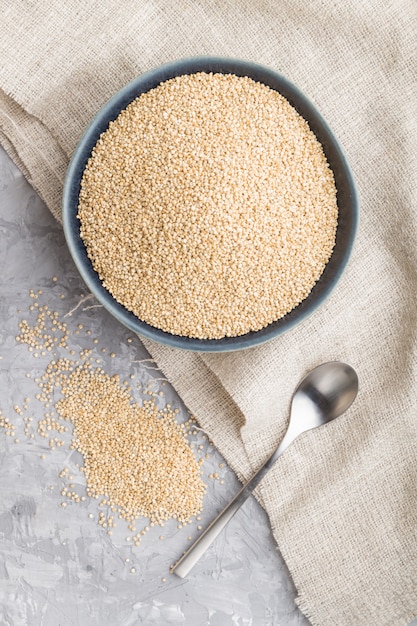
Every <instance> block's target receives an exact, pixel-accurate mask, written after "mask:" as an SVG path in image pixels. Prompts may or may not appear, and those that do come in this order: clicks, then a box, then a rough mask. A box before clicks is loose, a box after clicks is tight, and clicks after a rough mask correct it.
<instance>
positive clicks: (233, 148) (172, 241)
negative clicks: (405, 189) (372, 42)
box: [63, 58, 357, 351]
mask: <svg viewBox="0 0 417 626" xmlns="http://www.w3.org/2000/svg"><path fill="white" fill-rule="evenodd" d="M63 209H64V211H63V217H64V228H65V233H66V236H67V241H68V243H69V247H70V250H71V252H72V254H73V257H74V259H75V262H76V263H77V265H78V267H79V269H80V271H81V274H82V275H83V277H84V279H85V280H86V282H87V284H88V286H89V287H90V289H91V290H92V292H93V293H94V294H95V295H96V296H97V297H98V299H99V300H100V301H101V302H102V303H103V304H104V305H105V306H107V308H109V309H110V310H111V312H112V313H113V314H114V315H115V316H116V317H117V318H118V319H120V321H122V322H123V323H125V325H127V326H128V327H130V328H131V329H132V330H134V331H136V332H138V333H139V334H142V335H145V336H148V337H150V338H152V339H155V340H157V341H160V342H162V343H167V344H169V345H173V346H177V347H184V348H189V349H193V350H207V351H210V350H220V351H221V350H233V349H239V348H243V347H248V346H252V345H256V344H257V343H261V342H263V341H266V340H268V339H270V338H272V337H273V336H276V335H277V334H279V333H281V332H283V331H284V330H285V329H286V328H289V327H291V326H292V325H294V324H295V323H297V322H298V321H300V320H301V319H303V318H304V317H305V316H306V315H308V314H309V313H311V312H312V311H313V310H314V309H315V308H316V307H317V306H318V305H319V304H320V303H321V302H322V301H323V300H324V298H325V297H326V296H327V295H328V293H329V292H330V290H331V289H332V287H333V286H334V284H335V282H336V281H337V279H338V278H339V276H340V274H341V272H342V270H343V269H344V266H345V264H346V262H347V258H348V256H349V253H350V249H351V246H352V243H353V239H354V235H355V230H356V221H357V198H356V192H355V189H354V184H353V180H352V177H351V174H350V171H349V168H348V165H347V163H346V160H345V158H344V156H343V154H342V151H341V150H340V147H339V145H338V143H337V141H336V140H335V138H334V136H333V135H332V133H331V131H330V130H329V128H328V127H327V125H326V123H325V122H324V120H323V119H322V118H321V117H320V115H319V114H318V113H317V112H316V111H315V109H314V107H313V106H312V105H311V104H310V103H309V102H308V101H307V99H305V97H304V96H303V95H302V94H301V93H300V92H299V91H298V90H297V89H296V88H295V87H294V86H293V85H291V84H290V83H289V82H288V81H286V79H284V78H283V77H281V76H280V75H279V74H276V73H275V72H272V70H268V69H266V68H261V67H260V66H256V65H253V64H250V63H245V62H242V61H234V60H225V59H211V58H197V59H188V60H183V61H179V62H176V63H173V64H168V65H166V66H162V67H161V68H158V69H157V70H153V71H151V72H148V73H147V74H144V75H142V76H141V77H139V78H138V79H136V81H133V83H130V84H129V85H128V86H127V87H126V88H125V89H124V90H122V91H121V92H119V94H116V96H115V97H114V98H113V99H112V100H110V101H109V103H107V105H105V107H104V108H103V109H102V111H101V112H100V113H99V114H98V116H97V117H96V118H95V120H94V121H93V122H92V124H91V125H90V127H89V129H87V132H86V134H85V135H84V137H83V139H82V140H81V142H80V144H79V146H78V148H77V150H76V152H75V154H74V157H73V160H72V162H71V164H70V167H69V170H68V175H67V181H66V185H65V190H64V203H63Z"/></svg>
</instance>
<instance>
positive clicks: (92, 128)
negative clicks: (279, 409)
mask: <svg viewBox="0 0 417 626" xmlns="http://www.w3.org/2000/svg"><path fill="white" fill-rule="evenodd" d="M199 71H204V72H211V71H212V72H220V73H229V74H235V75H238V76H249V77H250V78H253V80H256V81H258V82H261V83H264V84H267V85H268V86H269V87H271V84H270V83H271V82H272V83H273V84H277V85H279V89H278V88H275V87H273V86H272V87H271V88H272V89H275V90H276V91H278V92H279V93H281V94H282V95H283V96H284V97H285V98H286V99H287V100H288V101H289V102H290V104H291V105H292V106H293V107H294V108H295V109H296V110H297V111H298V113H299V114H300V115H302V117H304V119H306V121H307V122H308V124H309V126H310V128H311V130H312V131H313V132H314V134H315V135H316V136H317V139H318V140H319V141H320V143H321V144H322V146H323V149H324V151H325V153H326V157H327V150H328V148H329V146H330V148H331V150H332V153H333V154H335V155H336V159H337V161H338V164H339V167H340V168H341V171H342V172H343V175H344V183H345V185H346V190H345V193H346V194H347V196H348V197H349V199H350V215H349V217H350V224H349V225H348V232H347V234H346V235H345V237H346V239H345V241H344V244H343V248H344V249H343V251H342V254H341V256H340V258H338V260H337V263H336V265H334V263H333V264H331V261H332V258H333V256H334V251H335V249H336V245H337V239H336V243H335V248H334V250H333V253H332V256H331V257H330V259H329V261H328V263H327V265H326V267H325V269H324V271H323V274H322V275H321V277H320V278H319V280H318V281H317V283H316V284H315V285H314V287H313V288H312V290H311V292H310V294H309V295H308V296H307V298H305V299H304V300H303V301H302V302H301V303H300V304H298V305H297V306H296V307H295V308H294V309H292V310H291V311H290V312H289V313H287V314H286V315H285V316H283V317H282V318H280V319H279V320H277V321H275V322H272V323H271V324H269V325H267V326H266V327H264V328H262V329H260V330H258V331H250V332H249V333H246V334H244V335H240V336H237V337H224V338H221V339H196V338H191V337H185V336H180V335H173V334H171V333H168V332H166V331H163V330H161V329H159V328H156V327H153V326H151V325H150V324H148V323H146V322H143V321H142V320H140V319H139V318H138V317H136V316H135V315H134V314H133V313H131V312H130V311H128V309H126V308H125V307H124V306H123V305H121V304H120V303H118V302H117V301H116V300H115V298H114V297H113V296H112V295H111V294H110V292H108V291H107V290H106V289H105V288H104V287H103V285H102V282H101V280H100V279H99V277H98V274H97V273H96V272H95V270H94V269H93V268H92V263H91V261H90V259H89V257H88V256H87V254H86V250H85V247H84V243H83V241H82V239H81V236H80V232H79V230H80V229H79V220H78V218H77V212H78V201H77V202H75V201H74V198H77V200H78V195H79V188H80V182H81V178H82V174H83V172H84V169H85V165H86V163H87V160H88V158H89V157H90V155H91V150H92V148H93V147H94V145H95V144H96V143H97V140H98V138H99V136H100V135H101V133H102V132H104V131H105V130H106V129H107V127H108V124H109V122H110V121H112V120H114V119H116V117H117V116H118V115H119V113H120V112H121V111H122V110H123V109H124V108H126V106H127V105H128V104H129V103H130V102H132V101H133V100H134V99H135V98H136V97H138V96H139V95H140V94H141V93H144V92H146V91H149V89H151V88H153V87H155V86H157V85H158V84H159V83H161V82H164V81H166V80H169V78H173V77H174V76H180V75H183V74H193V73H196V72H199ZM254 75H255V76H256V77H255V76H254ZM135 94H136V95H135ZM132 96H133V97H132ZM305 113H307V115H305ZM316 130H318V131H319V133H317V132H316ZM318 134H319V135H320V137H319V136H318ZM323 138H324V139H325V141H323ZM325 146H326V147H325ZM328 161H329V159H328ZM329 166H330V167H331V169H332V171H333V172H334V169H333V167H332V163H331V162H330V161H329ZM336 189H337V191H338V188H337V186H336ZM339 217H340V207H339ZM62 220H63V228H64V235H65V239H66V241H67V245H68V248H69V250H70V253H71V256H72V258H73V260H74V263H75V265H76V267H77V269H78V271H79V273H80V275H81V277H82V279H83V280H84V282H85V283H86V285H87V287H88V288H89V289H90V291H91V293H92V294H93V295H94V296H95V297H96V298H97V300H98V301H99V302H100V303H101V304H102V305H103V306H104V308H106V309H107V310H108V311H109V312H110V313H111V314H112V315H113V317H115V318H116V319H117V320H118V321H119V322H121V323H122V324H123V325H124V326H126V327H127V328H129V329H130V330H131V331H133V332H135V333H136V334H138V335H139V336H142V337H145V338H147V339H151V340H153V341H156V342H157V343H160V344H163V345H166V346H170V347H173V348H181V349H184V350H190V351H193V352H231V351H235V350H243V349H247V348H252V347H255V346H257V345H260V344H262V343H265V342H266V341H269V340H271V339H273V338H274V337H277V336H279V335H281V334H283V333H284V332H286V331H287V330H289V329H291V328H293V327H294V326H295V325H296V324H299V323H300V322H301V321H304V320H305V319H307V317H309V316H310V315H311V314H312V313H313V312H314V311H316V310H317V309H318V308H319V307H320V306H321V305H322V303H323V302H324V301H325V300H326V299H327V297H328V296H329V295H330V293H331V291H332V290H333V289H334V287H335V285H336V283H337V282H338V281H339V279H340V277H341V275H342V274H343V272H344V270H345V267H346V265H347V263H348V260H349V258H350V255H351V252H352V248H353V243H354V240H355V237H356V232H357V228H358V220H359V201H358V194H357V190H356V186H355V182H354V179H353V175H352V172H351V170H350V167H349V164H348V162H347V159H346V157H345V154H344V151H343V149H342V147H341V145H340V143H339V141H338V140H337V138H336V137H335V135H334V133H333V131H332V130H331V129H330V127H329V125H328V124H327V122H326V120H325V119H324V118H323V117H322V115H321V114H320V113H319V111H318V110H317V108H316V106H315V105H314V104H313V103H312V101H311V100H310V99H309V98H308V97H307V96H306V95H305V94H304V93H303V92H302V91H301V90H300V89H299V88H298V87H296V85H294V84H293V83H292V82H291V81H289V80H288V79H287V78H286V77H285V76H284V75H282V74H281V73H280V72H277V71H276V70H274V69H272V68H269V67H267V66H263V65H260V64H258V63H253V62H252V61H245V60H241V59H236V58H233V57H219V56H195V57H185V58H181V59H178V60H175V61H171V62H168V63H164V64H162V65H159V66H158V67H155V68H153V69H150V70H148V71H146V72H144V73H142V74H140V75H139V76H137V77H135V78H134V79H133V80H131V81H130V82H128V83H127V84H126V85H124V86H123V87H122V88H121V89H119V91H117V92H116V93H115V94H114V95H113V96H112V97H111V98H109V99H108V100H107V101H106V102H105V103H104V104H103V106H102V107H101V108H100V109H99V110H98V112H97V113H96V114H95V116H94V117H93V118H92V120H91V121H90V123H89V124H88V126H87V127H86V129H85V131H84V133H83V134H82V136H81V138H80V140H79V141H78V144H77V146H76V148H75V150H74V152H73V154H72V157H71V159H70V162H69V165H68V168H67V172H66V176H65V181H64V189H63V195H62ZM337 229H338V230H337V232H338V231H339V223H338V227H337ZM336 238H337V233H336ZM330 264H331V276H330V280H329V281H328V282H327V283H326V282H325V280H323V277H325V275H326V270H327V274H328V273H329V267H330ZM320 281H321V282H320Z"/></svg>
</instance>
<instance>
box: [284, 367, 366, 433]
mask: <svg viewBox="0 0 417 626" xmlns="http://www.w3.org/2000/svg"><path fill="white" fill-rule="evenodd" d="M358 388H359V384H358V376H357V374H356V372H355V370H354V369H353V368H352V367H351V366H350V365H347V364H346V363H341V362H340V361H331V362H329V363H323V364H322V365H319V366H318V367H315V368H314V369H313V370H311V372H309V374H307V376H306V377H305V378H304V379H303V380H302V381H301V383H300V384H299V385H298V387H297V389H296V391H295V394H294V398H293V400H296V398H297V397H299V396H302V397H303V402H304V403H305V402H306V401H307V400H308V401H309V403H310V405H311V406H312V407H313V408H314V410H315V413H316V416H317V418H318V420H319V423H318V424H315V425H317V426H319V425H320V424H325V423H326V422H330V421H331V420H333V419H335V418H336V417H338V416H339V415H342V413H344V412H345V411H346V410H347V409H348V408H349V407H350V405H351V404H352V402H353V401H354V400H355V398H356V395H357V393H358Z"/></svg>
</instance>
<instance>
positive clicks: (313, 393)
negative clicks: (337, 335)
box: [172, 361, 358, 578]
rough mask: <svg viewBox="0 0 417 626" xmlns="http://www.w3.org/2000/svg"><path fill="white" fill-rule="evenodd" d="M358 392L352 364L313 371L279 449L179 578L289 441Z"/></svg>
mask: <svg viewBox="0 0 417 626" xmlns="http://www.w3.org/2000/svg"><path fill="white" fill-rule="evenodd" d="M357 393H358V377H357V374H356V372H355V370H354V369H353V368H352V367H350V365H346V364H345V363H340V362H339V361H332V362H330V363H324V364H323V365H319V366H318V367H316V368H314V369H313V370H311V372H310V373H309V374H307V376H306V377H305V378H304V379H303V380H302V381H301V382H300V384H299V385H298V387H297V389H296V390H295V393H294V395H293V398H292V402H291V415H290V423H289V425H288V429H287V432H286V433H285V436H284V438H283V440H282V441H281V443H280V444H279V446H278V448H277V449H276V450H275V452H274V453H273V455H272V456H271V457H270V458H269V459H268V460H267V461H266V463H265V464H264V465H263V466H262V467H261V468H260V469H259V470H258V471H257V473H256V474H255V476H254V477H253V478H252V479H251V480H250V481H249V482H248V483H247V484H246V485H245V486H244V487H242V489H241V490H240V491H239V492H238V493H237V495H236V496H235V497H234V498H233V500H232V501H231V502H230V503H229V504H228V505H227V506H226V508H225V509H224V510H223V511H222V512H221V513H220V514H219V515H218V516H217V517H216V519H215V520H214V521H213V522H212V523H211V524H210V526H209V527H208V528H207V529H206V530H205V531H204V533H203V534H202V535H201V536H200V537H199V538H198V539H197V541H196V542H195V543H194V544H193V545H192V546H191V548H190V549H189V550H187V552H186V553H185V554H184V556H183V557H182V558H181V559H180V560H179V561H178V562H177V563H176V565H175V566H174V567H173V569H172V571H173V572H175V574H176V575H177V576H179V577H180V578H185V577H186V576H187V575H188V573H189V572H190V570H191V569H192V568H193V567H194V565H195V564H196V563H197V561H198V560H199V558H200V557H201V556H202V555H203V554H204V552H205V551H206V550H207V548H208V547H209V546H210V545H211V544H212V542H213V541H214V540H215V538H216V537H217V535H218V534H219V533H220V532H221V531H222V530H223V528H224V527H225V526H226V524H227V523H228V522H229V521H230V520H231V518H232V517H233V515H234V514H235V513H236V511H237V510H238V509H239V508H240V507H241V506H242V504H243V503H244V502H245V500H246V499H247V498H248V497H249V496H250V494H251V493H252V491H253V490H254V489H255V487H256V486H257V485H258V484H259V483H260V481H261V480H262V478H263V477H264V476H265V474H266V473H267V472H268V471H269V470H270V469H271V467H272V466H273V464H274V463H275V461H276V460H277V459H278V458H279V457H280V456H281V454H282V453H283V452H284V450H286V449H287V448H288V446H289V445H290V443H292V442H293V441H294V439H295V438H296V437H298V435H300V434H301V433H303V432H305V431H306V430H310V429H312V428H316V427H317V426H322V425H323V424H326V423H327V422H331V421H332V420H333V419H335V418H336V417H338V416H339V415H341V414H342V413H344V412H345V411H346V410H347V409H348V408H349V407H350V405H351V404H352V402H353V401H354V399H355V398H356V395H357Z"/></svg>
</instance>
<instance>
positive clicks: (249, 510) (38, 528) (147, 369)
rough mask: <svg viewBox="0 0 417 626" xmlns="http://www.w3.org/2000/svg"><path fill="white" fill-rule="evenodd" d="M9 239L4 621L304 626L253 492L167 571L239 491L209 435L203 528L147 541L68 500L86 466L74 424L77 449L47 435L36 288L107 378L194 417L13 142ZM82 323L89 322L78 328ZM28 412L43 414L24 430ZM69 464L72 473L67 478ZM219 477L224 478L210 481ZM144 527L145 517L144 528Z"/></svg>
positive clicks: (0, 621)
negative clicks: (199, 553)
mask: <svg viewBox="0 0 417 626" xmlns="http://www.w3.org/2000/svg"><path fill="white" fill-rule="evenodd" d="M0 237H1V239H0V267H1V273H0V410H1V412H2V414H3V417H8V418H9V419H10V421H11V422H13V423H14V424H15V425H16V428H15V436H14V437H9V436H7V435H6V434H5V432H4V429H2V428H0V626H133V625H137V624H145V625H146V626H151V625H152V624H155V625H158V626H165V625H170V624H178V625H179V624H185V625H186V626H205V625H210V626H229V625H230V626H232V625H233V626H244V625H245V626H272V625H273V626H279V625H282V626H284V625H285V626H301V625H303V626H306V625H307V624H308V622H307V620H305V618H304V617H303V616H302V615H301V614H300V613H299V611H298V610H297V608H296V607H295V604H294V595H295V594H294V589H293V587H292V583H291V581H290V578H289V576H288V573H287V570H286V567H285V564H284V563H283V561H282V559H281V556H280V554H279V552H278V550H277V547H276V544H275V541H274V539H273V537H272V534H271V531H270V528H269V523H268V518H267V516H266V515H265V513H264V511H263V510H262V509H261V508H260V506H259V505H258V504H257V503H256V502H255V501H254V500H253V499H251V500H250V501H248V502H247V503H246V504H245V506H244V508H243V509H242V510H241V511H239V513H238V514H237V515H236V517H235V518H234V520H232V522H231V523H230V525H229V526H228V528H227V529H226V530H225V532H223V534H222V535H221V536H220V537H219V538H218V540H217V541H216V542H215V544H214V545H213V546H212V547H211V549H210V550H209V551H208V552H207V553H206V555H205V556H204V558H202V559H201V561H200V562H199V563H198V564H197V566H196V567H195V568H194V570H193V571H192V572H191V574H190V576H189V579H188V580H185V581H184V580H181V579H179V578H178V577H176V576H175V575H171V574H170V573H169V566H170V565H171V564H172V563H174V562H175V561H176V560H177V559H178V557H179V556H180V555H181V554H182V552H183V551H184V550H185V549H186V548H187V546H188V545H190V541H189V540H188V537H192V538H195V537H197V535H198V530H197V525H198V524H201V525H202V526H203V527H205V525H206V524H208V522H209V521H210V520H211V519H212V518H213V517H214V516H215V515H216V513H217V512H218V511H220V510H221V508H222V507H223V506H224V504H226V503H227V501H228V500H229V499H230V498H231V496H232V495H233V494H234V493H236V491H237V489H238V487H239V483H238V481H237V479H236V478H235V476H234V474H233V472H232V471H231V470H229V469H228V468H227V466H226V465H225V466H224V467H223V468H219V463H222V462H223V459H222V458H221V457H220V455H219V454H218V453H217V452H216V451H215V450H214V449H213V448H212V447H211V446H209V445H208V441H207V439H204V438H203V433H201V432H198V433H197V434H196V435H195V436H194V437H193V440H194V442H193V446H198V445H203V446H204V449H203V453H204V455H205V454H206V453H207V454H208V455H209V458H208V459H207V460H205V463H204V466H203V468H204V476H205V482H207V484H208V491H207V494H206V497H205V501H204V511H203V514H202V516H201V518H202V519H201V521H200V522H195V521H194V522H193V523H192V524H191V525H189V526H187V527H186V528H182V529H178V528H177V524H176V523H174V522H172V523H171V522H170V523H167V524H165V526H164V528H163V531H161V529H160V528H159V527H157V528H152V529H151V530H150V531H149V532H148V533H147V534H146V535H145V537H144V539H143V540H142V543H141V545H140V546H138V547H136V546H133V545H132V541H131V536H132V533H131V532H129V531H128V529H127V524H126V523H125V522H124V521H123V520H119V521H118V522H117V526H116V528H115V529H114V532H113V535H112V536H111V537H109V536H108V535H107V532H106V530H105V529H103V528H101V527H100V526H99V525H98V523H97V520H98V516H99V511H101V510H103V511H105V507H100V505H99V504H100V501H98V500H94V499H92V500H90V499H89V498H87V499H86V500H85V501H83V502H80V503H75V502H71V501H70V502H69V503H68V505H67V506H66V508H62V507H61V502H63V501H65V497H63V496H62V495H61V490H62V488H63V487H64V486H68V484H69V482H71V483H72V484H74V488H73V489H74V490H75V491H76V492H77V493H79V494H80V495H82V494H83V493H85V490H84V485H85V483H84V477H83V474H82V473H80V471H79V469H78V467H77V464H78V466H79V465H80V464H81V465H82V459H81V457H80V455H79V454H78V453H77V452H76V451H73V450H71V449H70V448H69V445H70V441H71V432H70V431H69V432H68V433H65V434H64V436H63V439H64V440H65V445H63V446H61V447H59V448H55V449H54V450H51V449H50V448H49V446H48V445H47V443H48V442H47V440H46V439H43V438H42V437H40V436H39V435H38V433H37V431H36V424H37V421H38V420H39V419H40V418H42V417H43V413H44V411H45V409H44V406H43V405H42V404H41V403H40V402H39V401H38V400H36V398H35V396H36V393H38V392H39V389H38V387H37V384H36V383H35V378H37V377H40V376H41V375H42V373H43V372H44V370H45V367H46V365H47V364H48V363H49V361H50V360H51V354H50V353H47V354H46V355H45V356H42V355H39V356H37V357H35V356H34V353H30V352H29V351H28V348H27V346H25V345H20V344H19V343H17V342H16V339H15V337H16V335H17V334H18V332H19V329H18V324H19V322H20V321H21V320H22V319H23V318H25V319H27V320H28V321H33V320H34V316H35V313H34V312H30V311H29V306H30V305H31V304H33V300H32V299H31V298H30V297H29V290H30V289H33V290H35V291H37V290H41V291H42V292H43V293H42V295H39V298H38V301H39V304H41V303H43V304H48V306H49V307H50V308H51V309H52V310H56V311H58V313H59V316H60V319H61V320H63V321H65V322H66V323H67V324H68V328H69V330H70V334H71V336H70V339H69V343H70V348H72V349H74V350H75V353H76V355H77V354H79V351H80V350H81V349H82V348H91V349H92V350H93V354H92V357H93V358H94V359H99V360H100V365H101V366H102V367H103V368H104V369H105V370H106V371H107V372H109V373H118V374H120V377H121V380H125V379H129V376H130V375H131V374H133V376H134V382H135V384H138V383H139V384H140V385H142V387H144V388H145V389H148V384H149V385H150V387H149V388H150V389H153V390H154V391H156V392H159V391H163V393H164V396H163V397H161V398H160V397H159V396H157V398H158V402H159V403H161V406H162V405H163V404H164V403H166V402H171V404H172V406H175V407H178V408H179V409H180V413H179V416H178V418H179V419H180V420H185V419H186V418H187V416H188V414H187V411H186V408H185V407H184V406H183V405H182V404H181V401H180V399H179V398H178V396H177V395H176V393H175V391H174V390H172V389H171V388H170V387H169V385H168V384H163V382H164V381H163V380H161V374H160V372H158V371H157V370H155V368H154V366H153V364H152V363H151V362H149V361H147V360H146V359H147V358H148V355H147V353H146V351H145V349H144V348H143V346H142V345H141V343H140V341H139V340H138V339H137V338H136V337H132V334H131V333H130V332H129V331H127V330H126V329H124V328H123V327H122V326H121V325H119V323H118V322H116V321H115V320H113V319H112V318H111V317H110V316H109V315H108V314H107V312H106V311H105V310H104V309H103V308H102V307H100V306H98V305H97V302H95V301H94V300H93V299H92V298H91V297H89V294H88V292H87V291H86V289H85V287H84V284H83V282H82V280H81V279H80V278H79V275H78V272H77V270H76V268H75V266H74V265H73V262H72V260H71V258H70V255H69V253H68V251H67V249H66V244H65V240H64V237H63V233H62V229H61V226H60V225H59V224H57V223H56V222H55V221H54V219H53V218H52V216H51V215H50V213H49V212H48V210H47V209H46V207H45V206H44V204H43V203H42V202H41V200H40V199H39V198H38V197H37V195H36V194H35V193H34V191H33V190H32V188H31V187H30V186H29V185H28V184H27V182H26V181H25V180H24V178H23V176H22V175H21V174H20V172H19V171H18V170H17V168H16V167H15V166H14V165H13V164H12V163H11V161H10V160H9V158H8V157H7V155H6V154H5V153H4V151H3V150H1V149H0ZM53 276H56V277H57V278H58V280H57V281H56V282H54V281H53V280H52V277H53ZM62 295H63V296H64V298H61V296H62ZM71 311H72V314H71V315H70V312H71ZM80 323H81V324H83V327H84V329H83V331H79V334H76V332H77V330H78V329H77V326H78V324H80ZM87 329H89V330H91V335H87V334H86V332H85V331H86V330H87ZM93 337H94V338H97V339H98V343H97V344H93V341H92V340H93ZM128 340H129V341H128ZM103 348H104V349H105V350H106V352H105V353H104V352H102V349H103ZM111 352H113V353H114V354H115V357H114V358H110V356H109V355H110V353H111ZM74 358H75V357H74ZM129 380H130V379H129ZM190 384H192V381H190ZM140 396H141V393H140V392H139V391H138V393H137V397H138V399H140ZM27 397H29V398H30V402H29V403H28V409H27V410H23V409H22V410H23V414H22V415H19V414H18V413H16V412H15V411H14V410H13V407H14V406H15V405H18V406H19V407H21V408H22V407H23V404H24V400H25V398H27ZM25 416H26V417H32V418H33V420H32V421H31V422H28V424H29V430H28V431H27V432H28V434H26V435H25V434H24V425H25V424H24V420H23V418H24V417H25ZM31 435H33V437H32V436H31ZM15 439H17V440H18V441H17V442H15ZM198 454H201V452H200V451H199V453H198ZM41 455H44V458H41ZM63 468H68V470H69V471H68V474H70V475H72V479H71V481H69V480H68V477H62V478H60V477H59V473H60V472H61V470H62V469H63ZM214 471H217V472H218V473H219V476H220V478H221V479H222V480H223V481H224V484H220V480H212V479H209V478H208V475H209V474H211V473H212V472H214ZM67 476H68V475H67ZM146 523H147V520H143V522H140V521H139V522H138V523H137V529H138V530H140V528H141V527H143V526H146ZM162 532H163V536H164V539H163V540H162V541H161V540H160V539H159V536H160V535H161V534H162ZM163 579H166V580H165V581H163Z"/></svg>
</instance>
